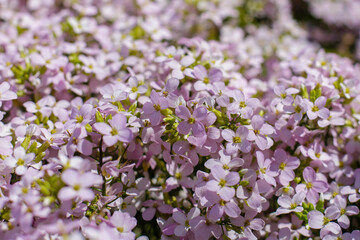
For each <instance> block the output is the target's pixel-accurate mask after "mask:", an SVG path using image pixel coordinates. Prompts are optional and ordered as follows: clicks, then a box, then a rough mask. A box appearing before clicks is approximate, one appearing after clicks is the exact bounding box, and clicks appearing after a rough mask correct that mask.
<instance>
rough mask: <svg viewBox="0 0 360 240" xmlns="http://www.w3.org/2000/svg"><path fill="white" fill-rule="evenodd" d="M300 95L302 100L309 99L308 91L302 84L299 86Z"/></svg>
mask: <svg viewBox="0 0 360 240" xmlns="http://www.w3.org/2000/svg"><path fill="white" fill-rule="evenodd" d="M300 95H301V97H303V98H309V93H308V90H307V88H306V86H305V85H304V84H301V87H300Z"/></svg>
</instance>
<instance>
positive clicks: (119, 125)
mask: <svg viewBox="0 0 360 240" xmlns="http://www.w3.org/2000/svg"><path fill="white" fill-rule="evenodd" d="M109 124H110V125H109ZM109 124H106V123H104V122H97V123H94V125H93V127H94V129H95V130H96V131H98V132H99V133H101V134H102V135H104V136H103V139H104V143H105V144H106V146H108V147H110V146H113V145H115V144H116V143H117V142H118V141H121V142H126V143H128V142H130V141H131V140H132V139H133V133H132V131H131V130H130V129H129V128H127V127H126V125H127V120H126V117H125V116H124V115H123V114H120V113H119V114H116V115H115V116H113V118H112V119H110V120H109Z"/></svg>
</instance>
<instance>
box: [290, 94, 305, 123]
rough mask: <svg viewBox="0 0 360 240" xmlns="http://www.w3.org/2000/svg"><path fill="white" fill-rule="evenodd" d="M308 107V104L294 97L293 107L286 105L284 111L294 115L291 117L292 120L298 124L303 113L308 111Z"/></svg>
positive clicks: (298, 97)
mask: <svg viewBox="0 0 360 240" xmlns="http://www.w3.org/2000/svg"><path fill="white" fill-rule="evenodd" d="M308 107H309V106H308V102H307V101H305V100H304V99H303V98H302V97H300V96H299V95H298V96H296V97H295V101H294V105H286V106H285V107H284V110H285V111H287V112H293V113H295V114H294V115H293V116H294V120H295V121H296V122H299V121H300V120H301V119H302V117H303V115H304V113H305V112H306V111H307V110H308Z"/></svg>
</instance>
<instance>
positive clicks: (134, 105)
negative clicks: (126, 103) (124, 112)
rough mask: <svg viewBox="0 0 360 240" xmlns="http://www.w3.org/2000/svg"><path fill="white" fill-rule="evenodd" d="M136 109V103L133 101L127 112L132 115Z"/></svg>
mask: <svg viewBox="0 0 360 240" xmlns="http://www.w3.org/2000/svg"><path fill="white" fill-rule="evenodd" d="M136 108H137V101H135V102H134V103H133V104H132V105H131V106H130V108H129V112H131V113H132V114H134V113H135V111H136Z"/></svg>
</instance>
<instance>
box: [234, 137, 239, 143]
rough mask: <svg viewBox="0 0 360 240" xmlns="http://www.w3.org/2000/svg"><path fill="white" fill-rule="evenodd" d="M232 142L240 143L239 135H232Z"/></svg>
mask: <svg viewBox="0 0 360 240" xmlns="http://www.w3.org/2000/svg"><path fill="white" fill-rule="evenodd" d="M233 143H241V138H240V137H233Z"/></svg>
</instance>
